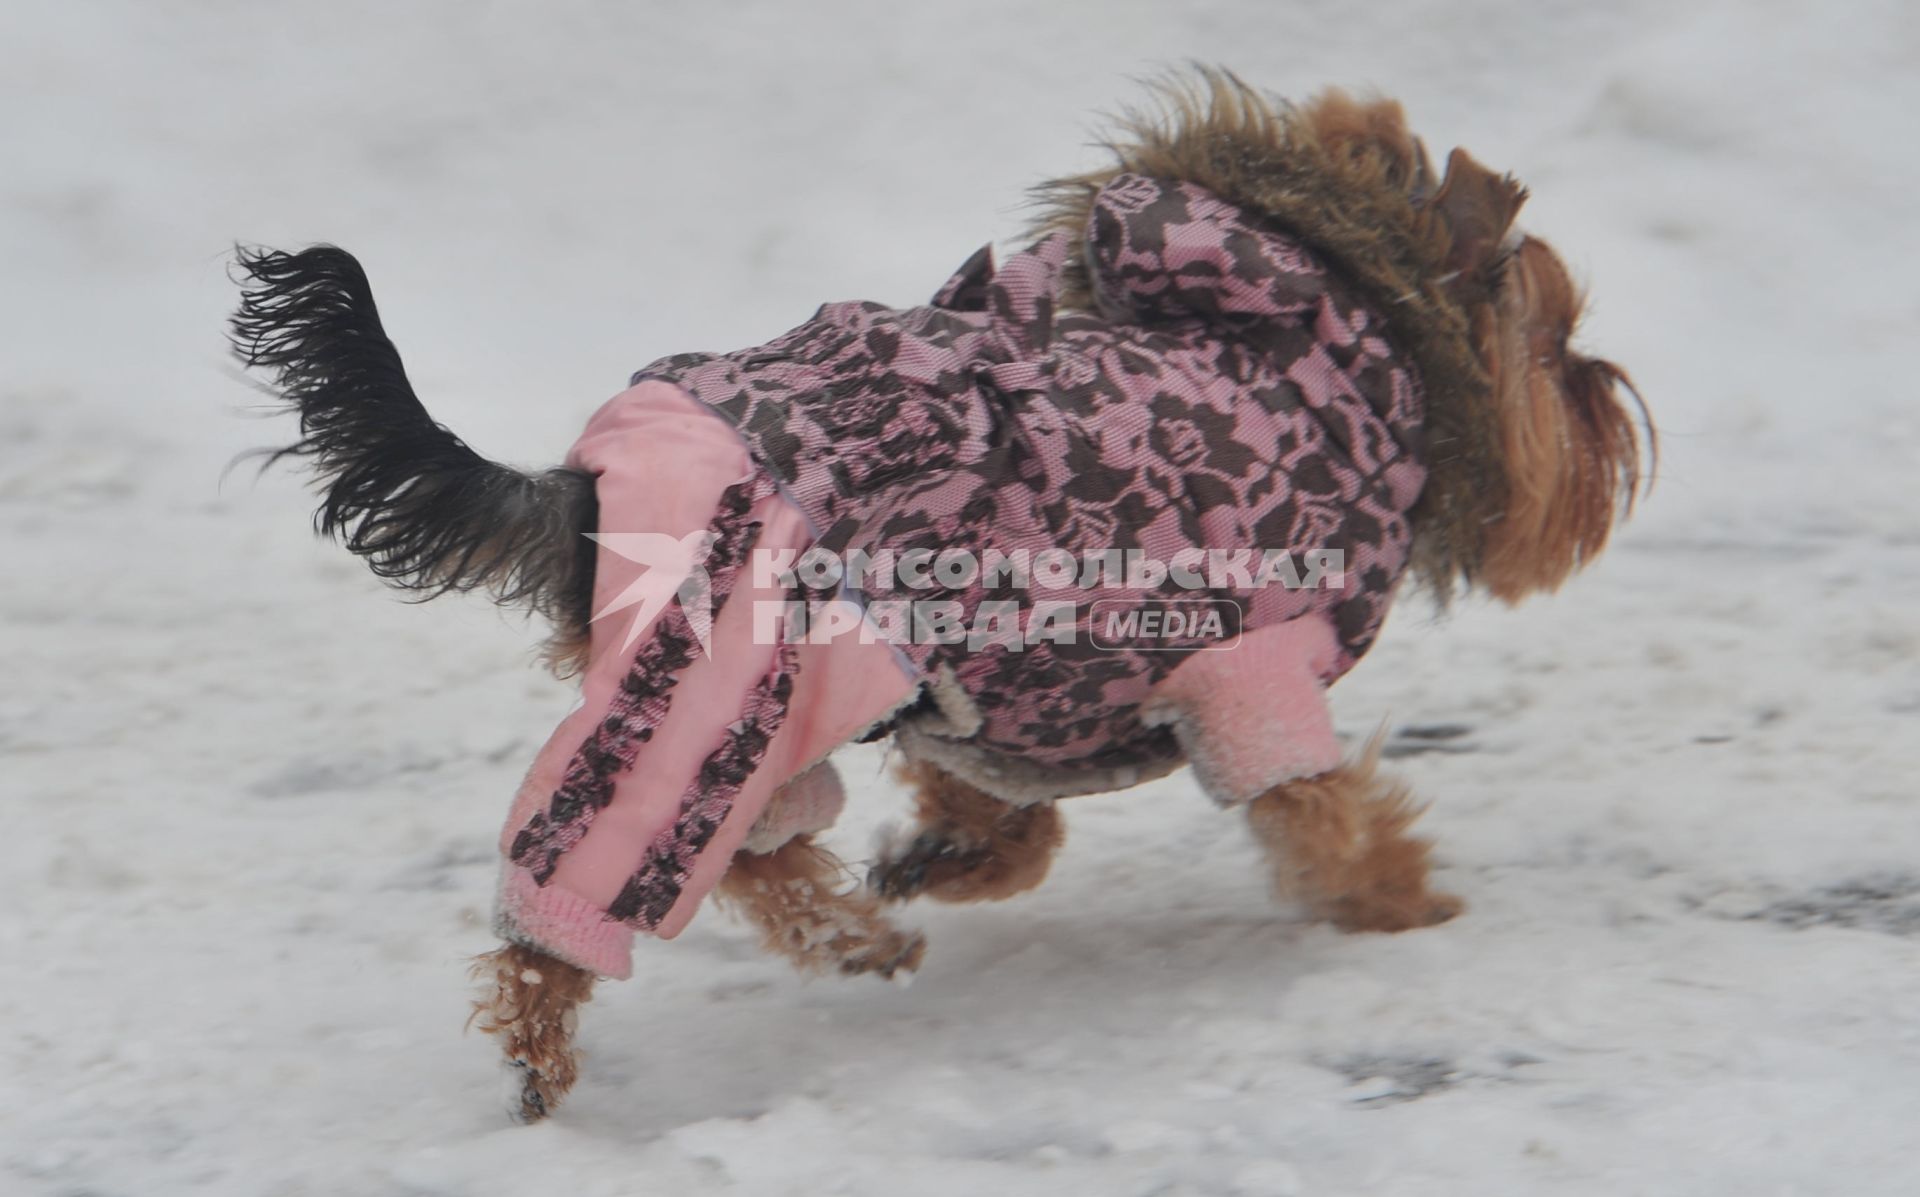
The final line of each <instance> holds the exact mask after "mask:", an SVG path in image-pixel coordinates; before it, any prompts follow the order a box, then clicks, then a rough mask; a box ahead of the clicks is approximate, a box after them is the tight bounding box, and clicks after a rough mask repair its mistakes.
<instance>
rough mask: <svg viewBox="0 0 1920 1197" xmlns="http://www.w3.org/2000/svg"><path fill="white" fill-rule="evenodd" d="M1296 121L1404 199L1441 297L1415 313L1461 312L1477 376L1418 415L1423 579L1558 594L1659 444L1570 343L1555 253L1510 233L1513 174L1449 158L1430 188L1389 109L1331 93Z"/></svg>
mask: <svg viewBox="0 0 1920 1197" xmlns="http://www.w3.org/2000/svg"><path fill="white" fill-rule="evenodd" d="M1299 117H1300V120H1301V123H1302V124H1303V125H1304V126H1305V128H1306V129H1307V130H1308V131H1309V132H1310V133H1311V135H1312V137H1313V138H1314V139H1315V140H1316V141H1317V142H1318V144H1319V145H1320V146H1322V147H1324V149H1325V151H1326V153H1327V156H1328V158H1329V160H1330V161H1332V162H1334V163H1335V164H1337V165H1338V166H1339V167H1341V168H1344V169H1349V170H1352V169H1355V167H1354V164H1359V165H1360V166H1362V167H1365V168H1367V170H1368V175H1367V176H1366V177H1365V178H1364V179H1363V180H1362V181H1363V183H1364V184H1365V185H1367V186H1370V187H1374V188H1377V189H1379V190H1381V191H1391V192H1394V193H1396V194H1399V195H1401V196H1403V197H1404V198H1405V200H1406V201H1407V202H1408V203H1409V204H1410V206H1411V207H1412V209H1413V212H1414V217H1413V219H1412V221H1411V222H1410V227H1411V228H1412V229H1413V234H1412V239H1413V240H1414V242H1415V243H1416V244H1418V245H1419V246H1420V247H1421V249H1423V250H1424V251H1425V254H1426V260H1427V261H1428V262H1429V263H1431V264H1432V266H1431V268H1430V272H1429V277H1437V278H1438V288H1437V289H1438V290H1439V291H1440V292H1441V293H1442V294H1443V295H1444V296H1445V299H1444V300H1443V301H1442V303H1441V304H1437V305H1436V304H1430V305H1428V308H1427V309H1426V310H1428V311H1431V310H1432V309H1433V308H1434V307H1450V308H1451V309H1452V310H1453V311H1454V312H1456V313H1458V316H1456V317H1455V318H1456V319H1460V318H1464V320H1465V323H1466V325H1467V332H1468V341H1469V342H1470V344H1471V349H1472V356H1473V358H1474V359H1475V361H1474V362H1473V363H1472V365H1473V366H1477V368H1478V370H1479V371H1480V372H1481V373H1482V374H1483V375H1484V379H1483V380H1480V381H1479V382H1478V383H1477V384H1476V385H1469V386H1459V385H1454V386H1451V387H1449V388H1448V390H1447V393H1448V395H1449V396H1470V397H1471V401H1470V402H1462V401H1459V400H1456V401H1454V402H1453V403H1452V404H1451V405H1449V406H1448V407H1447V408H1446V409H1445V410H1438V409H1436V410H1434V411H1430V412H1429V425H1430V428H1429V430H1430V432H1431V433H1432V436H1433V440H1434V444H1433V445H1432V446H1431V450H1432V456H1433V457H1434V461H1433V472H1432V474H1431V476H1430V478H1429V482H1428V486H1429V489H1430V490H1432V491H1433V492H1434V494H1433V495H1432V501H1429V502H1425V503H1423V504H1422V507H1421V508H1420V509H1419V514H1420V519H1419V520H1418V521H1417V522H1418V524H1419V525H1420V526H1417V527H1416V529H1415V536H1416V538H1421V539H1424V540H1426V541H1427V548H1428V550H1429V553H1428V558H1427V559H1428V561H1429V562H1430V563H1432V564H1430V565H1429V568H1428V569H1427V571H1426V572H1427V575H1428V578H1429V580H1430V581H1432V582H1434V583H1435V584H1436V587H1437V588H1438V589H1440V590H1441V591H1442V592H1443V593H1444V591H1445V590H1447V589H1449V588H1450V587H1451V584H1452V579H1454V578H1456V577H1460V578H1464V579H1465V580H1466V582H1467V583H1468V584H1469V585H1470V586H1472V587H1475V588H1478V589H1482V590H1485V591H1486V592H1487V593H1489V594H1492V595H1493V596H1494V597H1496V598H1498V599H1501V600H1502V601H1505V602H1508V603H1515V602H1518V601H1520V600H1521V599H1523V598H1526V597H1527V596H1528V595H1531V594H1535V593H1541V592H1549V591H1552V590H1555V589H1557V588H1558V587H1559V586H1560V584H1561V583H1562V582H1564V581H1566V579H1567V578H1568V576H1569V575H1571V574H1572V573H1573V572H1574V571H1575V570H1577V569H1579V568H1580V567H1581V566H1583V565H1585V564H1586V563H1587V562H1589V561H1591V560H1592V559H1593V558H1594V557H1595V556H1596V555H1597V554H1598V553H1599V552H1600V550H1601V549H1602V548H1604V547H1605V546H1606V543H1607V538H1608V535H1609V534H1610V532H1611V531H1612V529H1613V525H1614V522H1615V520H1617V519H1619V518H1622V517H1624V516H1625V515H1626V514H1627V513H1628V512H1630V511H1631V509H1632V506H1633V502H1634V499H1635V497H1636V496H1637V495H1638V493H1639V491H1640V486H1641V482H1642V479H1643V477H1646V476H1650V474H1651V470H1650V469H1648V470H1645V471H1643V469H1642V458H1643V456H1644V457H1645V458H1647V460H1648V462H1649V464H1650V463H1651V460H1652V458H1653V456H1654V453H1655V451H1656V446H1657V441H1656V436H1655V433H1654V430H1653V425H1652V422H1651V421H1650V420H1649V419H1647V415H1646V407H1645V405H1644V404H1642V403H1641V402H1640V397H1639V394H1638V392H1636V391H1635V390H1634V389H1633V384H1632V383H1631V381H1630V380H1629V379H1628V377H1627V374H1626V371H1624V370H1622V369H1621V368H1620V367H1619V366H1617V365H1615V364H1614V363H1612V362H1610V361H1606V360H1604V359H1602V358H1597V357H1590V356H1587V355H1586V354H1583V353H1581V352H1580V351H1578V350H1576V349H1575V348H1573V346H1572V339H1573V336H1574V333H1575V331H1576V329H1577V328H1578V326H1579V323H1580V315H1581V310H1582V307H1583V306H1584V302H1585V297H1584V296H1583V295H1582V294H1581V292H1580V289H1579V288H1578V287H1577V286H1575V284H1574V281H1573V278H1572V276H1571V274H1570V273H1569V272H1568V270H1567V267H1566V264H1565V263H1564V262H1562V261H1561V259H1560V256H1559V255H1558V254H1557V253H1555V252H1554V250H1553V247H1552V246H1550V245H1548V244H1547V243H1546V242H1545V241H1542V240H1541V239H1540V238H1538V237H1533V236H1528V235H1525V234H1523V233H1520V232H1518V231H1517V230H1516V229H1515V228H1514V218H1515V216H1517V215H1518V213H1519V211H1520V207H1521V205H1522V204H1524V203H1525V202H1526V198H1527V193H1526V189H1525V188H1524V187H1522V186H1521V185H1520V183H1519V181H1518V180H1516V179H1514V178H1513V177H1512V176H1511V175H1504V174H1497V173H1495V172H1493V171H1491V170H1488V169H1487V168H1486V167H1484V166H1482V165H1480V164H1479V163H1478V162H1476V161H1474V160H1473V158H1472V156H1471V155H1469V154H1467V153H1466V152H1465V151H1464V150H1458V149H1456V150H1454V151H1453V153H1452V154H1451V155H1450V156H1449V157H1448V159H1447V168H1446V173H1445V176H1444V177H1443V178H1441V179H1440V180H1439V181H1438V183H1437V185H1436V182H1435V178H1434V172H1433V170H1432V168H1431V166H1430V165H1429V161H1428V158H1427V154H1426V150H1425V147H1424V146H1423V145H1422V144H1421V143H1420V140H1419V139H1418V138H1416V137H1414V136H1413V135H1412V134H1411V132H1410V131H1409V130H1408V128H1407V124H1406V118H1405V116H1404V114H1403V113H1402V111H1401V108H1400V105H1399V104H1397V103H1395V102H1394V101H1391V100H1386V99H1376V100H1358V99H1355V98H1353V97H1351V96H1349V95H1347V94H1345V93H1343V92H1339V91H1329V92H1326V93H1323V94H1322V95H1320V96H1319V97H1317V98H1316V99H1314V100H1313V101H1311V102H1309V103H1308V104H1306V105H1303V106H1302V108H1301V109H1300V112H1299ZM1471 368H1472V367H1469V369H1471ZM1458 373H1459V372H1458V371H1453V372H1450V373H1449V379H1448V381H1454V382H1456V383H1457V379H1455V378H1454V377H1453V376H1454V375H1457V374H1458ZM1434 381H1435V380H1433V379H1430V380H1429V382H1430V384H1431V383H1432V382H1434ZM1628 396H1630V397H1631V399H1632V405H1633V406H1632V408H1630V407H1629V405H1628V404H1627V403H1626V402H1623V399H1624V398H1625V397H1628ZM1636 409H1637V410H1636ZM1636 415H1637V417H1638V418H1637V419H1636ZM1642 428H1644V429H1645V433H1644V437H1643V435H1642V432H1641V429H1642Z"/></svg>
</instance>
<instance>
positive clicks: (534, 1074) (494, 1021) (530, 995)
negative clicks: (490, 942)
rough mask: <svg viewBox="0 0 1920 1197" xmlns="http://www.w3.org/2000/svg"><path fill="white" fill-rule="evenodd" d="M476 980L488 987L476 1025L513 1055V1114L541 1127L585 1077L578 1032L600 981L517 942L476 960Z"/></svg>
mask: <svg viewBox="0 0 1920 1197" xmlns="http://www.w3.org/2000/svg"><path fill="white" fill-rule="evenodd" d="M473 975H474V979H475V980H477V981H479V982H481V985H482V987H483V991H482V993H481V995H480V997H478V998H477V999H475V1001H474V1003H473V1021H477V1022H478V1024H479V1027H480V1029H481V1030H482V1031H485V1032H486V1033H487V1034H489V1035H492V1036H494V1037H495V1038H496V1039H498V1040H499V1041H500V1047H501V1050H502V1051H503V1052H504V1053H505V1054H506V1066H507V1074H508V1079H509V1081H510V1083H511V1085H512V1091H511V1092H510V1094H509V1096H508V1103H507V1108H508V1112H509V1113H511V1114H512V1115H513V1117H514V1119H515V1120H516V1121H519V1122H538V1121H539V1120H540V1119H542V1118H545V1117H546V1116H547V1115H548V1114H551V1113H553V1111H554V1109H555V1108H556V1107H557V1106H558V1105H559V1104H560V1101H561V1099H563V1098H564V1097H566V1095H567V1090H569V1089H571V1088H573V1082H574V1080H575V1078H576V1077H577V1076H578V1075H579V1066H580V1062H579V1054H578V1053H577V1052H575V1051H574V1047H573V1032H574V1028H575V1026H576V1025H577V1024H578V1021H579V1006H580V1003H582V1002H586V1001H590V1000H592V998H593V981H594V976H593V974H592V973H590V972H588V971H587V970H586V969H583V968H576V967H575V966H573V965H571V964H568V963H566V962H565V961H564V960H559V959H556V958H554V957H552V956H549V955H547V954H546V953H544V952H539V951H535V950H534V949H533V948H529V947H524V946H522V945H520V944H512V943H510V944H503V945H501V946H500V947H499V948H497V949H495V950H494V951H491V952H488V953H487V954H486V955H484V956H481V957H479V958H478V959H477V960H475V961H474V965H473Z"/></svg>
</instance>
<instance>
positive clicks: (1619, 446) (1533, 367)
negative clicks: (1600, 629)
mask: <svg viewBox="0 0 1920 1197" xmlns="http://www.w3.org/2000/svg"><path fill="white" fill-rule="evenodd" d="M1583 303H1584V296H1582V295H1581V293H1580V291H1579V290H1578V288H1576V287H1575V285H1574V282H1573V279H1572V277H1571V276H1570V275H1569V274H1568V272H1567V268H1566V265H1565V263H1563V262H1562V261H1561V260H1560V256H1559V255H1558V254H1556V253H1554V251H1553V248H1552V247H1551V246H1549V245H1548V244H1547V243H1546V242H1545V241H1542V240H1540V239H1539V238H1537V237H1521V238H1520V239H1519V240H1518V241H1517V242H1515V243H1514V244H1513V245H1512V248H1511V250H1510V252H1508V253H1507V254H1506V255H1505V260H1504V262H1503V263H1502V264H1501V267H1500V273H1499V279H1498V287H1497V289H1496V290H1495V292H1494V295H1493V299H1492V300H1491V302H1490V303H1488V304H1487V305H1485V308H1484V309H1483V312H1482V313H1481V314H1478V315H1477V316H1476V319H1475V330H1474V331H1475V334H1476V338H1475V339H1476V343H1477V346H1478V348H1479V351H1480V356H1481V359H1482V361H1483V362H1484V363H1485V366H1486V369H1487V373H1488V375H1489V377H1490V378H1491V380H1492V384H1493V385H1492V389H1491V397H1492V402H1493V404H1494V407H1495V413H1496V416H1497V420H1498V427H1499V437H1500V451H1501V457H1502V460H1503V463H1504V465H1505V468H1506V475H1507V486H1506V496H1505V510H1504V511H1502V512H1501V513H1500V515H1499V518H1498V519H1496V520H1495V521H1493V522H1492V523H1491V524H1489V525H1488V526H1487V529H1486V542H1485V545H1484V548H1483V553H1482V557H1481V568H1480V576H1479V579H1478V581H1479V584H1480V585H1481V586H1483V587H1485V589H1486V590H1487V591H1488V593H1490V594H1492V595H1493V596H1494V597H1495V598H1498V599H1500V600H1502V601H1504V602H1508V603H1517V602H1519V601H1520V600H1521V599H1523V598H1526V597H1527V596H1528V595H1531V594H1535V593H1545V592H1551V591H1553V590H1555V589H1558V587H1559V586H1560V584H1561V583H1562V582H1564V581H1566V579H1567V578H1568V576H1569V575H1571V574H1572V573H1573V572H1574V571H1575V570H1577V569H1579V568H1580V567H1581V566H1583V565H1585V564H1586V563H1587V562H1589V561H1591V560H1593V558H1594V557H1595V556H1597V555H1598V554H1599V552H1600V550H1601V549H1603V548H1605V547H1606V544H1607V537H1608V535H1609V534H1610V533H1611V532H1612V530H1613V524H1614V521H1615V520H1616V519H1618V518H1622V517H1624V516H1625V515H1626V514H1628V513H1629V512H1630V511H1631V510H1632V509H1633V502H1634V499H1635V497H1636V496H1637V495H1638V493H1639V490H1640V483H1641V476H1642V471H1641V456H1642V446H1641V437H1640V433H1639V430H1638V427H1637V424H1644V426H1645V427H1646V442H1647V443H1646V451H1647V453H1648V454H1649V455H1651V454H1652V453H1653V452H1654V451H1655V448H1656V445H1657V442H1656V440H1655V434H1654V431H1653V425H1652V423H1651V422H1650V421H1648V420H1647V419H1646V410H1645V406H1644V405H1642V404H1640V397H1639V394H1638V392H1636V391H1635V390H1634V389H1633V384H1632V382H1631V381H1630V380H1629V379H1628V378H1627V375H1626V372H1625V371H1624V370H1622V369H1621V368H1620V367H1619V366H1617V365H1615V364H1614V363H1612V362H1610V361H1607V360H1606V359H1604V358H1598V357H1589V356H1587V355H1585V354H1583V353H1581V352H1579V351H1578V350H1576V349H1574V348H1573V347H1572V345H1571V343H1570V342H1571V339H1572V337H1573V334H1574V330H1575V329H1576V328H1577V327H1578V326H1579V323H1580V312H1581V308H1582V306H1583ZM1623 391H1624V392H1625V393H1626V394H1627V395H1630V396H1632V398H1633V402H1634V404H1635V405H1636V406H1637V407H1638V408H1639V417H1640V419H1639V420H1638V421H1636V419H1635V414H1634V413H1633V412H1632V411H1630V410H1629V409H1628V407H1627V405H1626V404H1625V403H1623V402H1622V395H1621V392H1623Z"/></svg>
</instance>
